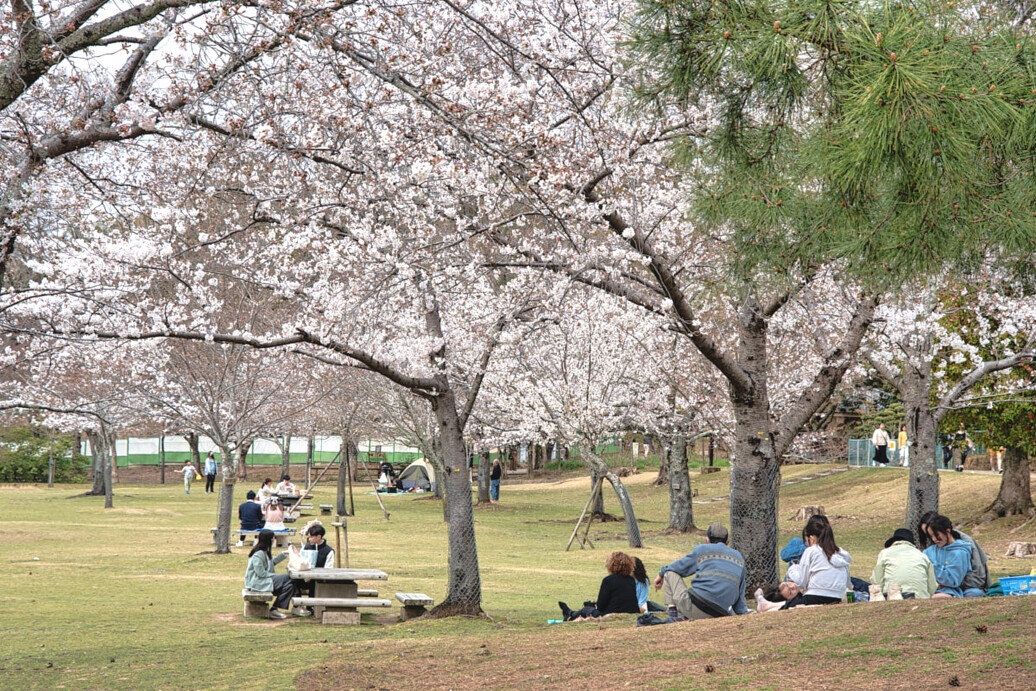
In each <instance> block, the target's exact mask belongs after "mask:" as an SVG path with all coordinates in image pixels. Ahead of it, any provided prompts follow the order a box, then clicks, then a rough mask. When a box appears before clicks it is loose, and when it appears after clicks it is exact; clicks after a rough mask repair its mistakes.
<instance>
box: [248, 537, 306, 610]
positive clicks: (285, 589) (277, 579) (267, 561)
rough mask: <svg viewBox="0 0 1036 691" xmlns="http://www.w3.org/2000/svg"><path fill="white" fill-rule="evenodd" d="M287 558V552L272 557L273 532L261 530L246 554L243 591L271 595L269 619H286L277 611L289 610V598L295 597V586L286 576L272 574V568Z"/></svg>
mask: <svg viewBox="0 0 1036 691" xmlns="http://www.w3.org/2000/svg"><path fill="white" fill-rule="evenodd" d="M287 557H288V553H287V552H281V553H280V554H278V555H277V556H276V557H275V556H273V532H271V531H269V530H263V531H261V532H260V533H259V537H258V538H256V541H255V546H254V547H252V551H251V552H249V553H248V567H247V568H246V569H245V589H246V590H252V591H256V592H262V593H273V596H274V601H273V605H271V606H270V618H271V619H287V618H288V615H287V614H285V613H284V612H281V611H279V610H282V609H283V610H287V609H290V608H291V598H293V597H295V596H296V592H295V586H294V584H293V583H292V582H291V577H290V576H288V575H287V574H277V573H274V567H275V566H276V565H277V564H278V563H280V562H282V561H284V560H285V559H286V558H287Z"/></svg>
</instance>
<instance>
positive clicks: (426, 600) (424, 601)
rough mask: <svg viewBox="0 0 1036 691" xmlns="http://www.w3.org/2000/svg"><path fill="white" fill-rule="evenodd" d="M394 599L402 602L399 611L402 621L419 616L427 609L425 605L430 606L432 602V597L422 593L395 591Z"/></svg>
mask: <svg viewBox="0 0 1036 691" xmlns="http://www.w3.org/2000/svg"><path fill="white" fill-rule="evenodd" d="M396 599H397V600H399V601H400V602H401V603H403V608H402V610H400V613H399V614H400V616H401V617H402V618H403V621H406V620H407V619H413V618H415V617H420V616H421V615H423V614H424V613H425V612H427V611H428V610H426V609H425V607H431V606H432V604H433V602H432V598H430V597H428V596H427V595H425V594H424V593H396Z"/></svg>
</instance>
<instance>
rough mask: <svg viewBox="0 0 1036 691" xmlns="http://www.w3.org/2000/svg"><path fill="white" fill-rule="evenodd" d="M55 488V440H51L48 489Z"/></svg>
mask: <svg viewBox="0 0 1036 691" xmlns="http://www.w3.org/2000/svg"><path fill="white" fill-rule="evenodd" d="M53 486H54V440H53V439H51V441H50V446H49V447H48V448H47V487H53Z"/></svg>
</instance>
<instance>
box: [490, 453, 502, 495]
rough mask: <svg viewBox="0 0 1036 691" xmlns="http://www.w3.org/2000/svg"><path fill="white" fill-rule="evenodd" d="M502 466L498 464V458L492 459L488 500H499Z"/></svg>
mask: <svg viewBox="0 0 1036 691" xmlns="http://www.w3.org/2000/svg"><path fill="white" fill-rule="evenodd" d="M502 471H503V468H502V467H501V466H500V459H499V458H497V459H495V460H494V461H493V469H492V470H491V471H489V500H490V501H492V502H498V501H500V475H501V473H502Z"/></svg>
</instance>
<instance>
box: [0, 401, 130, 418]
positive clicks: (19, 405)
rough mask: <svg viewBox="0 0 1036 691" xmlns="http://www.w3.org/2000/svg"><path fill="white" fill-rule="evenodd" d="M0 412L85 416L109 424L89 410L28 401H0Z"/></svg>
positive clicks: (98, 414)
mask: <svg viewBox="0 0 1036 691" xmlns="http://www.w3.org/2000/svg"><path fill="white" fill-rule="evenodd" d="M0 410H37V411H41V412H47V413H61V414H68V415H85V416H88V417H94V418H97V419H98V420H100V421H101V422H104V423H108V424H110V423H111V421H110V420H109V419H108V418H106V417H104V416H103V415H101V414H100V413H95V412H93V411H91V410H84V409H82V408H79V407H72V408H65V407H61V406H52V405H44V404H42V403H30V402H28V401H22V400H8V401H0Z"/></svg>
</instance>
